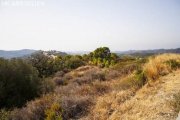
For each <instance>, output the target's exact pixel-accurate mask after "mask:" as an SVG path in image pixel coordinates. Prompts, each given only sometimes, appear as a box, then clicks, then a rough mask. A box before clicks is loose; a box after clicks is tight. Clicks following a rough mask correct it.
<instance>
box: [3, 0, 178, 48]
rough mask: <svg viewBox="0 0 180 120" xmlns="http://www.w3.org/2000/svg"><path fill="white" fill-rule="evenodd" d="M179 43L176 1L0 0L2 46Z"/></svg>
mask: <svg viewBox="0 0 180 120" xmlns="http://www.w3.org/2000/svg"><path fill="white" fill-rule="evenodd" d="M101 46H107V47H109V48H110V49H111V50H113V51H124V50H145V49H160V48H165V49H167V48H178V47H180V0H0V49H1V50H18V49H36V50H39V49H41V50H60V51H91V50H94V49H95V48H97V47H101Z"/></svg>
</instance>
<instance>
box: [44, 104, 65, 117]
mask: <svg viewBox="0 0 180 120" xmlns="http://www.w3.org/2000/svg"><path fill="white" fill-rule="evenodd" d="M45 114H46V118H45V120H62V109H61V107H60V105H59V104H58V103H54V104H52V105H51V107H50V108H49V109H47V110H46V111H45Z"/></svg>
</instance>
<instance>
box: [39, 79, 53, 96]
mask: <svg viewBox="0 0 180 120" xmlns="http://www.w3.org/2000/svg"><path fill="white" fill-rule="evenodd" d="M54 88H55V82H54V81H53V79H52V78H44V79H43V80H42V81H41V93H43V94H47V93H49V92H53V90H54Z"/></svg>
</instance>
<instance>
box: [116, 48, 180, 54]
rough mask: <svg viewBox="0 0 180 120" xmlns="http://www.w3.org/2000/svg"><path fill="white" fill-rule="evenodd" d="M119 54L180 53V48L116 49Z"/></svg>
mask: <svg viewBox="0 0 180 120" xmlns="http://www.w3.org/2000/svg"><path fill="white" fill-rule="evenodd" d="M115 53H116V54H118V55H140V56H145V55H152V54H162V53H180V48H176V49H154V50H129V51H115Z"/></svg>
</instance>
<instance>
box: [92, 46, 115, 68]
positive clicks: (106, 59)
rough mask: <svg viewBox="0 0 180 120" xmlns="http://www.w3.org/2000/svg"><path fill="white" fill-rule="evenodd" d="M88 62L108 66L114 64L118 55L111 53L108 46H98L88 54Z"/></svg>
mask: <svg viewBox="0 0 180 120" xmlns="http://www.w3.org/2000/svg"><path fill="white" fill-rule="evenodd" d="M89 57H90V63H92V64H93V65H98V66H100V67H109V66H112V65H114V64H115V63H116V62H117V60H118V56H117V55H116V54H115V53H111V52H110V49H109V48H108V47H100V48H97V49H96V50H95V51H93V52H91V53H90V54H89Z"/></svg>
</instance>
